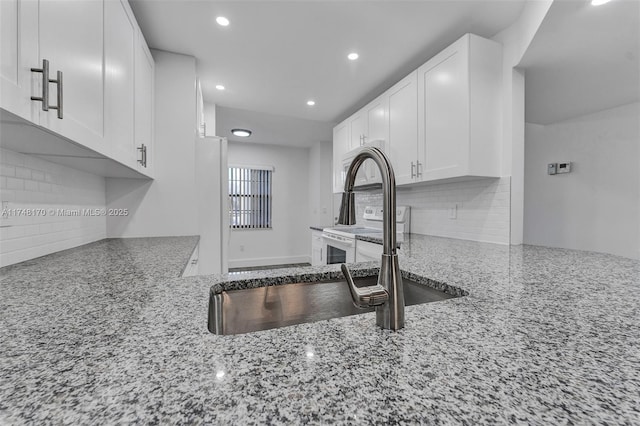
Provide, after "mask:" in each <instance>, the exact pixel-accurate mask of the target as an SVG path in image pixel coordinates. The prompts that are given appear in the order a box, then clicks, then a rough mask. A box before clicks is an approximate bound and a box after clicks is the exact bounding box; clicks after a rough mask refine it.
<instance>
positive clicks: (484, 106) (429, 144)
mask: <svg viewBox="0 0 640 426" xmlns="http://www.w3.org/2000/svg"><path fill="white" fill-rule="evenodd" d="M501 82H502V47H501V46H500V45H499V44H498V43H495V42H493V41H490V40H486V39H483V38H481V37H478V36H476V35H473V34H466V35H465V36H463V37H461V38H460V39H459V40H458V41H456V42H455V43H453V44H452V45H451V46H449V47H448V48H446V49H445V50H443V51H442V52H440V53H439V54H438V55H436V56H435V57H433V58H432V59H430V60H429V61H428V62H427V63H425V64H424V65H423V66H421V67H420V68H418V69H417V70H416V71H414V72H412V73H411V74H409V75H408V76H406V77H405V78H403V79H402V80H400V81H399V82H398V83H396V84H395V85H393V87H391V88H390V89H389V90H387V91H386V92H385V93H384V94H383V95H381V96H380V97H378V98H377V99H376V100H375V101H374V102H372V103H370V104H369V105H367V106H366V107H364V108H363V109H361V110H360V111H358V112H357V113H356V114H354V115H353V116H351V117H350V118H349V119H347V120H346V122H343V123H341V124H340V126H343V127H344V126H345V125H346V127H347V136H346V138H347V142H348V144H349V146H350V147H353V148H355V147H357V146H359V145H361V144H362V143H363V140H364V141H366V142H372V141H374V140H384V141H385V143H384V145H383V146H384V149H385V151H386V153H387V154H388V156H389V158H390V159H391V163H392V165H393V168H394V172H395V177H396V184H398V185H405V184H413V183H418V182H428V181H436V180H442V179H454V178H468V177H499V176H500V149H501V144H502V138H501V126H500V123H501V98H502V94H501ZM362 129H364V130H362ZM343 132H344V130H343V129H342V127H341V130H340V132H339V135H340V136H341V137H342V138H343V139H341V140H340V141H337V140H335V139H334V150H335V146H336V145H337V144H338V145H341V146H342V145H344V144H345V142H344V138H345V136H344V133H343ZM334 135H335V132H334ZM358 136H360V138H358ZM354 138H355V140H354ZM340 162H341V159H339V158H338V159H337V161H336V157H335V156H334V174H335V175H336V176H337V175H338V174H339V173H338V171H340V170H341V169H342V168H343V167H344V165H341V163H340ZM372 170H373V169H372ZM369 182H371V179H368V183H369ZM334 183H335V180H334ZM336 188H337V187H336V186H335V185H334V190H335V189H336Z"/></svg>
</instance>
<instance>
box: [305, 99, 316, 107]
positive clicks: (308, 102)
mask: <svg viewBox="0 0 640 426" xmlns="http://www.w3.org/2000/svg"><path fill="white" fill-rule="evenodd" d="M315 104H316V101H311V100H309V101H307V105H309V106H314V105H315Z"/></svg>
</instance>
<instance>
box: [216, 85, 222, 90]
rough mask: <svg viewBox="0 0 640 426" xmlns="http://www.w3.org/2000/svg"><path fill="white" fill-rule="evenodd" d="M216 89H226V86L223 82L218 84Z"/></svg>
mask: <svg viewBox="0 0 640 426" xmlns="http://www.w3.org/2000/svg"><path fill="white" fill-rule="evenodd" d="M216 89H218V90H224V86H223V85H222V84H216Z"/></svg>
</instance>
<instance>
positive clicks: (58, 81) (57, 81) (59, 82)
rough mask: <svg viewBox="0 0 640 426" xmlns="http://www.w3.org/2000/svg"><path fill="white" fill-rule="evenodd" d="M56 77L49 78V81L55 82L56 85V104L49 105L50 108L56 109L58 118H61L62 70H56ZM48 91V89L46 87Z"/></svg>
mask: <svg viewBox="0 0 640 426" xmlns="http://www.w3.org/2000/svg"><path fill="white" fill-rule="evenodd" d="M57 77H58V78H56V79H55V80H52V79H50V80H49V83H55V84H56V86H57V91H56V94H57V96H56V101H57V102H58V104H57V105H55V106H51V105H49V108H50V109H56V110H58V118H59V119H61V120H62V88H63V86H62V71H58V73H57ZM47 91H48V89H47Z"/></svg>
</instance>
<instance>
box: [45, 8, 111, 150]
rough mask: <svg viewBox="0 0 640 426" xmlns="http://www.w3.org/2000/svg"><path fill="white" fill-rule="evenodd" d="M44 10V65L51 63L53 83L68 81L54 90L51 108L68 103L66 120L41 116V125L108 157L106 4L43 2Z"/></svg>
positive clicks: (55, 85) (57, 114) (48, 113)
mask: <svg viewBox="0 0 640 426" xmlns="http://www.w3.org/2000/svg"><path fill="white" fill-rule="evenodd" d="M107 3H108V2H107ZM39 9H40V10H39V12H40V15H39V22H40V31H39V37H38V39H39V43H38V44H39V51H40V61H39V63H40V64H41V61H42V60H44V59H46V60H48V61H49V66H50V70H49V72H50V74H49V77H50V78H51V79H57V75H58V71H60V72H61V73H62V77H63V78H62V80H63V81H62V82H60V83H50V84H49V103H50V104H51V105H54V106H57V105H58V103H59V102H60V100H61V98H62V101H63V102H62V103H63V105H62V114H60V111H59V110H58V111H56V110H50V111H41V112H40V125H41V126H44V127H46V128H48V129H49V130H52V131H54V132H56V133H57V134H59V135H62V136H64V137H67V138H69V139H71V140H73V141H76V142H79V143H80V144H82V145H84V146H86V147H88V148H91V149H95V150H98V151H102V152H104V150H105V146H104V109H103V108H104V107H103V106H104V85H103V81H104V79H103V70H104V37H103V35H104V28H103V25H104V19H103V17H104V14H103V2H102V1H98V0H90V1H75V0H41V1H40V2H39ZM59 95H61V96H59ZM60 115H62V119H60V118H59V117H60Z"/></svg>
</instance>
